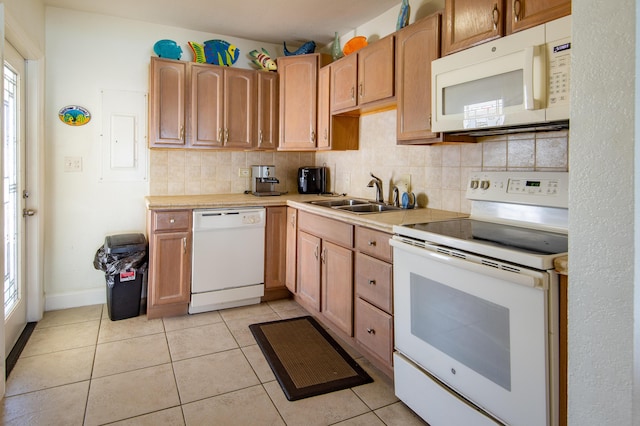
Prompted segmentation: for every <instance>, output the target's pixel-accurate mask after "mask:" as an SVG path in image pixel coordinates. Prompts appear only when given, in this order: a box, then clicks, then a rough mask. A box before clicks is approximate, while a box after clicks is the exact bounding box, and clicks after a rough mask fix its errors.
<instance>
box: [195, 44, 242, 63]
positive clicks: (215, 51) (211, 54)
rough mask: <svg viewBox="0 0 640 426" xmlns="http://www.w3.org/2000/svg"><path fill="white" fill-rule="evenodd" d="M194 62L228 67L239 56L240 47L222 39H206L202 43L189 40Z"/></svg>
mask: <svg viewBox="0 0 640 426" xmlns="http://www.w3.org/2000/svg"><path fill="white" fill-rule="evenodd" d="M188 44H189V47H190V48H191V50H192V52H193V60H194V62H198V63H201V64H214V65H224V66H228V67H230V66H231V65H233V64H235V63H236V61H237V60H238V58H239V57H240V49H238V48H237V47H236V46H234V45H233V44H229V42H227V41H224V40H207V41H205V42H204V44H200V43H196V42H194V41H190V42H189V43H188Z"/></svg>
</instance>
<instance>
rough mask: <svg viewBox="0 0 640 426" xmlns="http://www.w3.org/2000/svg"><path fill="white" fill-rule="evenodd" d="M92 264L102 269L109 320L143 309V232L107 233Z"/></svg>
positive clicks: (144, 242) (145, 246) (123, 317)
mask: <svg viewBox="0 0 640 426" xmlns="http://www.w3.org/2000/svg"><path fill="white" fill-rule="evenodd" d="M93 265H94V267H95V268H96V269H99V270H101V271H104V272H105V278H106V282H107V310H108V312H109V318H110V319H111V320H112V321H117V320H121V319H125V318H132V317H136V316H138V315H140V314H144V313H145V311H146V294H147V285H146V284H147V239H146V238H145V236H144V235H143V234H118V235H109V236H107V237H106V238H105V239H104V245H103V246H102V247H100V248H99V249H98V251H97V252H96V256H95V259H94V261H93Z"/></svg>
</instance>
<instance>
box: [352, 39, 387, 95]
mask: <svg viewBox="0 0 640 426" xmlns="http://www.w3.org/2000/svg"><path fill="white" fill-rule="evenodd" d="M394 70H395V37H394V36H393V35H390V36H388V37H385V38H383V39H380V40H378V41H376V42H375V43H373V44H371V46H367V47H365V48H364V49H362V50H360V51H358V104H360V105H362V104H367V103H370V102H375V101H379V100H382V99H386V98H390V97H392V96H393V95H394V94H395V80H394Z"/></svg>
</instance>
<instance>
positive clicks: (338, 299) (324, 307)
mask: <svg viewBox="0 0 640 426" xmlns="http://www.w3.org/2000/svg"><path fill="white" fill-rule="evenodd" d="M297 249H298V252H297V255H298V256H297V257H298V265H297V271H298V273H297V291H296V293H295V299H296V300H297V301H298V302H299V303H300V304H301V305H302V306H304V307H305V308H307V309H308V310H310V311H311V312H312V313H313V314H317V315H318V317H319V318H320V319H321V320H326V323H327V325H328V326H329V327H330V328H331V329H332V330H334V331H337V332H339V333H340V335H341V336H342V337H346V338H351V337H352V336H353V226H352V225H350V224H348V223H345V222H341V221H339V220H334V219H329V218H326V217H323V216H317V215H314V214H311V213H308V212H304V211H299V212H298V239H297Z"/></svg>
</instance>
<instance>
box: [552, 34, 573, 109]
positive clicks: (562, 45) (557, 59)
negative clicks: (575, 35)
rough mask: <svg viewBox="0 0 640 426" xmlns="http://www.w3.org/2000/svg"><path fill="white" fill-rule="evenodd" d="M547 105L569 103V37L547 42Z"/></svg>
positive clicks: (553, 105)
mask: <svg viewBox="0 0 640 426" xmlns="http://www.w3.org/2000/svg"><path fill="white" fill-rule="evenodd" d="M547 58H548V64H549V66H548V69H547V75H548V76H549V78H548V80H549V86H548V88H547V90H548V96H547V99H548V100H549V105H548V106H549V107H555V106H559V105H569V81H570V80H571V78H570V74H571V38H570V37H569V38H566V39H562V40H557V41H554V42H551V43H548V44H547Z"/></svg>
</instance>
